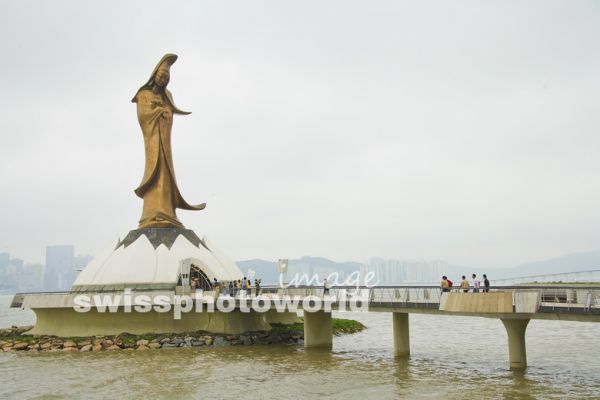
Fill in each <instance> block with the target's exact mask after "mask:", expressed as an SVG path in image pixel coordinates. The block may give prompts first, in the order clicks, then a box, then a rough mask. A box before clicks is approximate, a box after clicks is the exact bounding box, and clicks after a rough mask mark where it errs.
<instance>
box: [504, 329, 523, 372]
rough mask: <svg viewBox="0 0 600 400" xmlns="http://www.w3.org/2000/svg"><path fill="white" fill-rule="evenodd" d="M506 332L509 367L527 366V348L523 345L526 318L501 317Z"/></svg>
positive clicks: (521, 367)
mask: <svg viewBox="0 0 600 400" xmlns="http://www.w3.org/2000/svg"><path fill="white" fill-rule="evenodd" d="M502 323H503V324H504V327H505V328H506V333H507V334H508V359H509V363H510V368H511V369H525V368H527V349H526V346H525V330H526V329H527V324H529V320H528V319H502Z"/></svg>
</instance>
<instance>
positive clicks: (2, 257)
mask: <svg viewBox="0 0 600 400" xmlns="http://www.w3.org/2000/svg"><path fill="white" fill-rule="evenodd" d="M8 264H10V254H8V253H0V269H2V268H6V267H8Z"/></svg>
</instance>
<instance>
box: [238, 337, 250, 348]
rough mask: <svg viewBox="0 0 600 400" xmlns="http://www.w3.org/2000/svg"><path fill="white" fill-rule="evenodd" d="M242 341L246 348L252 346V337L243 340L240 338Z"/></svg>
mask: <svg viewBox="0 0 600 400" xmlns="http://www.w3.org/2000/svg"><path fill="white" fill-rule="evenodd" d="M240 340H241V342H242V344H243V345H244V346H250V345H251V344H252V339H251V338H250V336H246V337H245V338H244V339H243V340H242V338H240Z"/></svg>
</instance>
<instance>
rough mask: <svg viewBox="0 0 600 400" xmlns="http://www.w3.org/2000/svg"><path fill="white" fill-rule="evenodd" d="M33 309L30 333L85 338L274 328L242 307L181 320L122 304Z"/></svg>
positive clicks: (228, 332) (188, 314) (194, 314)
mask: <svg viewBox="0 0 600 400" xmlns="http://www.w3.org/2000/svg"><path fill="white" fill-rule="evenodd" d="M33 311H34V312H35V315H36V319H37V321H36V324H35V327H34V328H33V329H32V330H31V331H29V332H27V334H31V335H56V336H63V337H66V336H76V337H83V336H94V335H118V334H120V333H122V332H128V333H132V334H135V335H140V334H144V333H179V332H193V331H206V332H211V333H223V334H240V333H244V332H249V331H268V330H271V326H270V325H269V324H268V323H266V322H265V320H264V316H263V314H260V313H257V312H250V313H242V312H240V311H239V310H235V311H233V312H230V313H221V312H218V311H215V312H213V313H209V312H201V313H197V312H189V313H184V314H182V315H181V319H174V318H173V313H172V312H169V313H159V312H155V311H151V312H147V313H139V312H131V313H125V312H124V311H123V308H122V307H119V309H118V310H117V312H114V313H110V312H104V313H99V312H97V311H96V310H95V309H92V310H91V311H90V312H86V313H78V312H76V311H75V310H73V308H69V307H64V308H39V309H34V310H33Z"/></svg>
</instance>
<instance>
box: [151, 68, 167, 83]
mask: <svg viewBox="0 0 600 400" xmlns="http://www.w3.org/2000/svg"><path fill="white" fill-rule="evenodd" d="M154 82H156V85H157V86H159V87H165V86H167V83H169V71H167V70H164V69H159V70H158V72H157V73H156V77H155V78H154Z"/></svg>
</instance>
